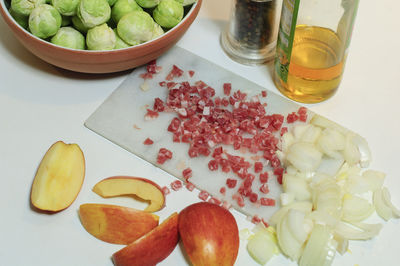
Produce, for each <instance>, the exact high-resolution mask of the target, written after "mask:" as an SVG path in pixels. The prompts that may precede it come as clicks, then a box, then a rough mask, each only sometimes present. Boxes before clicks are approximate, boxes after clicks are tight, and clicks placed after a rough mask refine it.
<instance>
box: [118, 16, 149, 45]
mask: <svg viewBox="0 0 400 266" xmlns="http://www.w3.org/2000/svg"><path fill="white" fill-rule="evenodd" d="M153 29H154V20H153V19H152V17H151V16H150V15H149V14H148V13H146V12H144V11H133V12H130V13H129V14H126V15H125V16H123V17H122V18H121V20H120V21H119V22H118V25H117V30H118V35H119V36H120V37H121V39H122V40H124V41H125V42H126V43H129V44H130V45H136V44H140V43H143V42H147V41H149V40H151V39H152V37H153Z"/></svg>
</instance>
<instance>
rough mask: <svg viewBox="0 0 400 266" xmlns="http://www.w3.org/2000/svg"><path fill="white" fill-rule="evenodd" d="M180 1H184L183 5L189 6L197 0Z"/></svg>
mask: <svg viewBox="0 0 400 266" xmlns="http://www.w3.org/2000/svg"><path fill="white" fill-rule="evenodd" d="M180 1H182V5H183V6H188V5H191V4H194V3H195V2H196V1H197V0H180Z"/></svg>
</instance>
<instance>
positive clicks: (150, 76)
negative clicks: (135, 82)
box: [139, 73, 153, 80]
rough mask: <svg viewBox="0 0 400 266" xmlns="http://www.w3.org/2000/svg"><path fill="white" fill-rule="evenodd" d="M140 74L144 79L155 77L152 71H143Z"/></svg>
mask: <svg viewBox="0 0 400 266" xmlns="http://www.w3.org/2000/svg"><path fill="white" fill-rule="evenodd" d="M139 76H140V77H141V78H142V79H144V80H146V79H152V78H153V74H152V73H142V74H140V75H139Z"/></svg>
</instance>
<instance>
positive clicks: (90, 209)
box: [79, 203, 159, 245]
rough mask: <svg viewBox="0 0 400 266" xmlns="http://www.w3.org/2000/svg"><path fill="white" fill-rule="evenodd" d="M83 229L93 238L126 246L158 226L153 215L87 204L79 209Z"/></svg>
mask: <svg viewBox="0 0 400 266" xmlns="http://www.w3.org/2000/svg"><path fill="white" fill-rule="evenodd" d="M79 217H80V219H81V223H82V225H83V227H84V228H85V229H86V231H88V232H89V233H90V234H92V235H93V236H94V237H96V238H98V239H100V240H103V241H106V242H109V243H113V244H124V245H128V244H130V243H132V242H133V241H135V240H136V239H138V238H140V237H141V236H143V235H145V234H147V233H148V232H150V231H151V230H152V229H153V228H155V227H156V226H157V225H158V219H159V217H158V216H157V215H155V214H152V213H148V212H145V211H141V210H136V209H132V208H128V207H123V206H117V205H108V204H95V203H88V204H82V205H81V206H80V208H79Z"/></svg>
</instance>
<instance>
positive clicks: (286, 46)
mask: <svg viewBox="0 0 400 266" xmlns="http://www.w3.org/2000/svg"><path fill="white" fill-rule="evenodd" d="M299 4H300V0H283V4H282V14H281V22H280V25H279V35H278V41H277V56H276V58H275V71H276V73H277V75H278V76H279V77H280V79H281V80H282V81H284V82H285V83H287V79H288V74H289V64H290V56H291V53H292V47H293V39H294V32H295V30H296V22H297V14H298V11H299Z"/></svg>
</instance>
